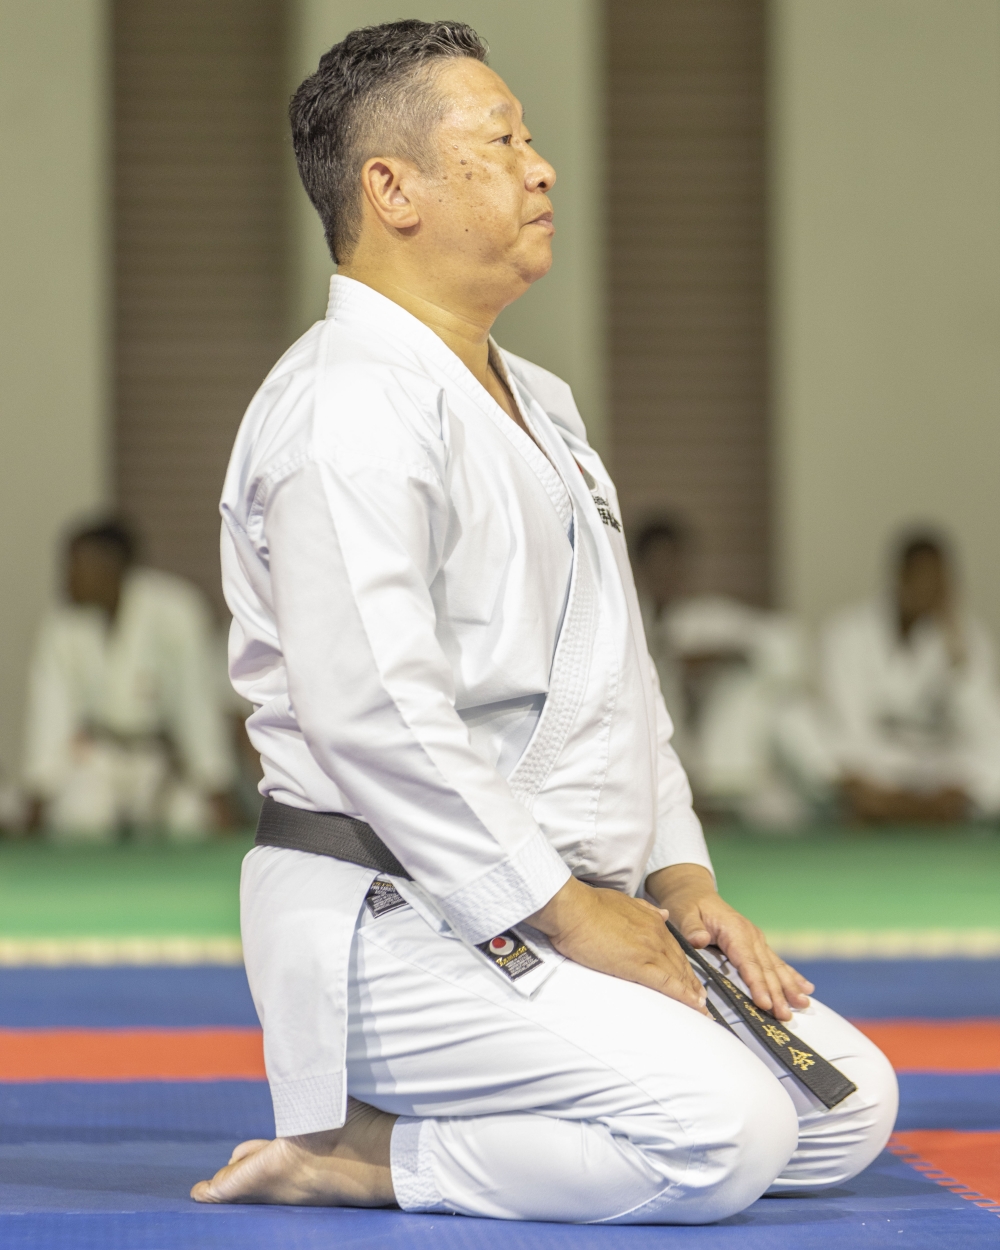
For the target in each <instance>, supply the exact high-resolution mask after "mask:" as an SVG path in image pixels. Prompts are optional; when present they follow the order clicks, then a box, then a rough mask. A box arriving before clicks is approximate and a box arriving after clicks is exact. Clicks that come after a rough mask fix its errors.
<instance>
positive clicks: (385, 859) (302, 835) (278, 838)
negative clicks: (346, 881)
mask: <svg viewBox="0 0 1000 1250" xmlns="http://www.w3.org/2000/svg"><path fill="white" fill-rule="evenodd" d="M254 845H255V846H280V847H281V848H282V849H283V850H286V851H310V852H311V853H312V854H313V855H329V856H330V858H331V859H344V860H346V861H347V862H348V863H349V864H360V866H361V867H362V868H375V869H377V870H378V871H379V872H384V873H386V874H387V875H388V876H390V877H403V878H404V879H405V880H407V881H412V880H413V878H412V877H411V876H410V874H409V873H408V872H407V871H406V869H405V868H404V867H403V865H402V864H401V863H400V862H399V860H398V859H397V858H396V857H395V855H393V853H392V851H390V850H389V848H388V847H387V846H386V844H385V843H384V842H383V841H382V839H381V838H380V837H379V836H378V834H377V833H376V832H375V830H374V829H373V828H372V827H371V825H369V824H367V823H366V822H365V821H363V820H357V819H356V818H355V817H354V816H345V815H344V814H343V812H307V811H306V810H305V809H304V808H301V807H289V806H288V804H287V803H276V802H275V801H274V799H265V800H264V805H263V807H262V808H261V809H260V816H259V817H258V820H257V836H256V837H255V838H254Z"/></svg>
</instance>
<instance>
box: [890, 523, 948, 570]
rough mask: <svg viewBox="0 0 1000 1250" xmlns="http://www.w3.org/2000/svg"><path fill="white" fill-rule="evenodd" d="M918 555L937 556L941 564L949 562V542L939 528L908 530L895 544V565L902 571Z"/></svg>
mask: <svg viewBox="0 0 1000 1250" xmlns="http://www.w3.org/2000/svg"><path fill="white" fill-rule="evenodd" d="M918 556H937V558H938V559H939V560H940V561H941V563H942V564H950V563H951V544H950V543H949V541H948V539H947V538H946V537H945V535H944V534H942V533H941V532H940V531H939V530H935V529H930V528H924V529H917V530H908V531H907V532H906V533H905V534H903V535H902V537H901V538H900V539H899V540H898V542H897V544H896V567H897V568H898V569H899V571H900V572H902V571H903V570H904V569H905V568H906V567H907V565H908V564H909V563H910V562H911V561H912V560H915V559H917V557H918Z"/></svg>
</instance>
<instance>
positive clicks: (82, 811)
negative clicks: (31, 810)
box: [46, 742, 211, 843]
mask: <svg viewBox="0 0 1000 1250" xmlns="http://www.w3.org/2000/svg"><path fill="white" fill-rule="evenodd" d="M210 823H211V813H210V811H209V809H208V804H207V803H206V801H205V797H204V795H203V794H201V793H200V792H199V791H198V790H196V789H195V788H194V787H193V786H190V785H188V784H186V783H185V782H183V781H181V780H179V779H177V778H174V777H172V776H171V775H170V762H169V760H168V758H167V753H166V751H165V750H164V749H163V748H162V747H159V746H156V745H150V746H130V747H121V746H118V745H116V744H115V743H111V742H83V743H79V744H77V747H76V750H75V752H74V756H73V759H72V761H71V763H70V765H69V766H68V768H67V770H66V773H65V775H64V776H63V778H62V786H61V787H60V789H59V790H57V791H56V793H55V794H53V795H52V797H51V799H50V801H49V805H48V812H47V816H46V824H47V827H48V831H49V833H50V835H51V836H52V838H53V840H55V841H57V842H63V843H70V842H111V841H114V840H115V839H116V838H117V836H118V833H119V829H120V827H121V826H122V825H123V824H124V825H129V826H131V827H132V828H133V829H135V830H137V831H138V833H139V834H140V836H142V835H143V834H144V833H148V832H151V831H154V830H155V831H159V830H163V831H164V832H166V833H167V835H168V836H169V837H170V838H171V839H173V840H176V841H183V842H190V841H197V840H200V839H202V838H204V837H205V836H206V834H207V832H208V829H209V828H210Z"/></svg>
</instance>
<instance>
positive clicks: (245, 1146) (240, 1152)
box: [229, 1137, 271, 1164]
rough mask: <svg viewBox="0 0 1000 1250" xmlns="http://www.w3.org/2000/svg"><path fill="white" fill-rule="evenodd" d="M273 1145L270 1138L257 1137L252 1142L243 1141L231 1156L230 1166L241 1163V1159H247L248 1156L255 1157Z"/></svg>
mask: <svg viewBox="0 0 1000 1250" xmlns="http://www.w3.org/2000/svg"><path fill="white" fill-rule="evenodd" d="M270 1144H271V1141H270V1138H267V1137H255V1138H253V1139H252V1140H251V1141H241V1142H240V1144H239V1145H238V1146H237V1147H236V1149H235V1150H234V1151H233V1153H232V1154H231V1155H230V1156H229V1162H230V1164H233V1163H239V1161H240V1160H241V1159H245V1158H246V1157H247V1156H248V1155H254V1154H256V1153H257V1151H258V1150H263V1148H264V1147H265V1146H269V1145H270Z"/></svg>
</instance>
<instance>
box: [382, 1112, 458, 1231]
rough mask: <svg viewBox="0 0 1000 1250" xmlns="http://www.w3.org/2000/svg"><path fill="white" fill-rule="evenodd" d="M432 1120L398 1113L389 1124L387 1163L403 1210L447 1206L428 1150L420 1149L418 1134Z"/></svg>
mask: <svg viewBox="0 0 1000 1250" xmlns="http://www.w3.org/2000/svg"><path fill="white" fill-rule="evenodd" d="M431 1127H432V1124H431V1121H429V1120H425V1119H417V1118H416V1117H414V1116H409V1115H401V1116H399V1118H398V1119H397V1120H396V1123H395V1124H394V1125H393V1126H392V1138H391V1139H390V1144H389V1166H390V1168H391V1170H392V1187H393V1190H394V1191H395V1194H396V1201H397V1203H398V1204H399V1205H400V1207H402V1209H403V1210H404V1211H444V1210H447V1208H446V1207H445V1205H444V1201H443V1199H442V1197H441V1194H440V1193H439V1192H438V1187H437V1185H436V1184H435V1183H434V1175H433V1172H432V1169H431V1165H430V1157H429V1156H430V1151H428V1150H427V1149H426V1144H425V1148H424V1149H421V1144H420V1138H421V1134H422V1133H424V1132H425V1131H427V1130H428V1129H430V1128H431Z"/></svg>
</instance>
